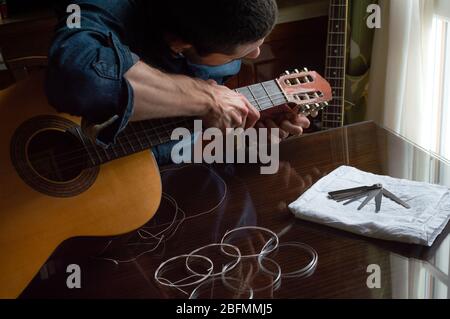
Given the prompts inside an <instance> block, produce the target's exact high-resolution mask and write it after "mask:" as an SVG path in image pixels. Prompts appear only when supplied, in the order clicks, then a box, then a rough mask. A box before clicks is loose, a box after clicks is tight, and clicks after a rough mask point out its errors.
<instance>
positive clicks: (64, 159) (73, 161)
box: [27, 130, 87, 182]
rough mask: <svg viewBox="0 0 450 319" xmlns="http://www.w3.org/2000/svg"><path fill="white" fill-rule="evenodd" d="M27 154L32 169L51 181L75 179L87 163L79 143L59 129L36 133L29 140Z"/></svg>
mask: <svg viewBox="0 0 450 319" xmlns="http://www.w3.org/2000/svg"><path fill="white" fill-rule="evenodd" d="M27 156H28V161H29V163H30V165H31V166H32V168H33V169H34V171H35V172H36V173H37V174H38V175H40V176H41V177H43V178H45V179H47V180H49V181H52V182H68V181H71V180H73V179H75V178H76V177H78V176H79V175H80V174H81V172H82V171H83V170H84V169H85V168H86V163H87V159H86V154H85V151H84V149H83V147H82V145H81V143H79V141H78V140H77V139H76V138H75V137H74V136H73V135H72V134H70V133H68V132H64V131H60V130H45V131H42V132H39V133H37V134H36V135H35V136H34V137H33V138H32V139H31V140H30V141H29V144H28V149H27Z"/></svg>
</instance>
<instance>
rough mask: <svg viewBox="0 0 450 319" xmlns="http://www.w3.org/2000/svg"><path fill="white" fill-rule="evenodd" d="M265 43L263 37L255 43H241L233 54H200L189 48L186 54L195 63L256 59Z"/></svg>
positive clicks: (224, 62) (216, 63) (214, 63)
mask: <svg viewBox="0 0 450 319" xmlns="http://www.w3.org/2000/svg"><path fill="white" fill-rule="evenodd" d="M263 43H264V39H261V40H259V41H256V42H254V43H249V44H243V45H240V46H238V47H237V48H236V50H235V51H234V53H233V54H232V55H226V54H223V53H212V54H209V55H206V56H199V55H198V54H196V53H195V50H187V51H186V52H185V55H186V56H187V57H188V58H189V60H190V61H192V62H193V63H196V64H203V65H210V66H216V65H222V64H227V63H229V62H232V61H234V60H238V59H256V58H257V57H258V56H259V55H260V53H261V49H260V47H261V45H262V44H263Z"/></svg>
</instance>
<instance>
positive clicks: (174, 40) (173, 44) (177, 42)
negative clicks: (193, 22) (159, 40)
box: [165, 34, 192, 53]
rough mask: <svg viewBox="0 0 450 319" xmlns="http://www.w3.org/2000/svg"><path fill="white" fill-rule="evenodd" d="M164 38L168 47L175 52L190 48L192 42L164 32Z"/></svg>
mask: <svg viewBox="0 0 450 319" xmlns="http://www.w3.org/2000/svg"><path fill="white" fill-rule="evenodd" d="M165 38H166V43H167V44H168V45H169V47H170V49H171V50H172V51H173V52H175V53H182V52H184V51H186V50H189V49H191V48H192V44H190V43H187V42H185V41H183V40H181V39H180V38H178V37H176V36H174V35H171V34H166V36H165Z"/></svg>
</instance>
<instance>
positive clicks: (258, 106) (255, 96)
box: [248, 86, 262, 111]
mask: <svg viewBox="0 0 450 319" xmlns="http://www.w3.org/2000/svg"><path fill="white" fill-rule="evenodd" d="M248 91H249V92H250V94H251V95H252V98H253V100H249V101H250V103H252V102H256V105H255V104H254V103H252V104H253V106H255V107H256V108H257V109H258V110H259V111H262V108H261V105H260V104H259V101H258V100H259V99H260V97H259V96H258V95H257V94H256V93H255V92H254V91H253V90H252V87H251V86H249V87H248Z"/></svg>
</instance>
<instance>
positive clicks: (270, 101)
mask: <svg viewBox="0 0 450 319" xmlns="http://www.w3.org/2000/svg"><path fill="white" fill-rule="evenodd" d="M235 91H236V92H238V93H241V94H242V95H244V96H245V97H246V98H247V99H248V101H249V102H250V103H251V104H252V105H253V106H254V107H255V108H256V109H257V110H258V111H260V112H262V111H265V110H268V109H271V108H274V107H276V106H279V105H283V104H286V103H287V102H288V101H287V98H286V96H285V94H284V93H283V91H282V90H281V89H280V87H279V85H278V83H277V82H276V81H275V80H273V81H267V82H263V83H258V84H254V85H250V86H246V87H242V88H239V89H236V90H235ZM194 120H195V118H184V117H183V118H170V119H154V120H146V121H140V122H132V123H129V124H128V126H127V128H126V129H125V130H124V131H123V132H122V133H120V134H119V136H118V137H117V139H116V143H114V144H113V145H111V146H110V147H109V148H107V149H104V148H101V147H99V146H96V145H94V144H92V143H90V142H89V141H87V139H84V141H85V143H87V147H86V150H87V151H88V153H89V157H90V158H91V162H92V165H93V166H96V165H100V164H103V163H106V162H109V161H112V160H115V159H118V158H122V157H125V156H128V155H131V154H135V153H138V152H141V151H144V150H147V149H150V148H152V147H155V146H157V145H161V144H164V143H167V142H170V141H171V137H172V132H173V131H174V130H175V129H177V128H180V127H183V128H187V129H188V130H190V131H191V132H192V131H193V130H194Z"/></svg>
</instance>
